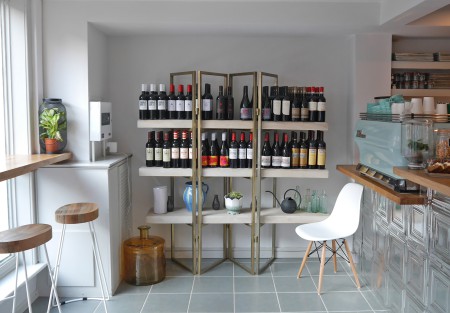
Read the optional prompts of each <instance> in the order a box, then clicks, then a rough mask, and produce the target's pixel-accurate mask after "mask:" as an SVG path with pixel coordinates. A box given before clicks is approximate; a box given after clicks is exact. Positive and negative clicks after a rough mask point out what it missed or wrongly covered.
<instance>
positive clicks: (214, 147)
mask: <svg viewBox="0 0 450 313" xmlns="http://www.w3.org/2000/svg"><path fill="white" fill-rule="evenodd" d="M219 159H220V148H219V144H218V142H217V137H216V133H212V134H211V147H210V149H209V156H208V165H209V167H218V166H219Z"/></svg>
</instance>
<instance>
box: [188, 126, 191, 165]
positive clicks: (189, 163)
mask: <svg viewBox="0 0 450 313" xmlns="http://www.w3.org/2000/svg"><path fill="white" fill-rule="evenodd" d="M189 138H190V139H189V150H188V151H189V152H188V167H192V131H191V134H190V137H189Z"/></svg>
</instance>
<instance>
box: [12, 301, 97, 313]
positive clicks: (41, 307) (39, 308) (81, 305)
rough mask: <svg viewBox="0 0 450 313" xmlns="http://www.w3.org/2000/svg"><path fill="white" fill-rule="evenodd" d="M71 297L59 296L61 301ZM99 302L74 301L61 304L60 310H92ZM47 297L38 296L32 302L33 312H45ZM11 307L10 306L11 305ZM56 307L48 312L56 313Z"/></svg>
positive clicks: (75, 311) (74, 312)
mask: <svg viewBox="0 0 450 313" xmlns="http://www.w3.org/2000/svg"><path fill="white" fill-rule="evenodd" d="M69 299H72V298H60V300H61V301H64V300H69ZM99 304H100V301H98V300H88V301H76V302H72V303H68V304H65V305H62V306H61V312H64V313H66V312H68V313H78V312H94V310H95V309H96V308H97V306H98V305H99ZM47 305H48V297H39V298H37V299H36V300H35V301H34V302H33V303H32V304H31V307H32V310H33V313H45V312H47ZM11 308H12V306H11ZM28 312H29V310H28V309H26V310H25V312H24V313H28ZM57 312H58V308H57V307H54V308H52V309H51V310H50V313H57Z"/></svg>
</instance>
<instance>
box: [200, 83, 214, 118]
mask: <svg viewBox="0 0 450 313" xmlns="http://www.w3.org/2000/svg"><path fill="white" fill-rule="evenodd" d="M212 102H213V96H212V95H211V85H210V84H205V93H204V94H203V96H202V119H203V120H212V116H213V115H212V112H213V108H212Z"/></svg>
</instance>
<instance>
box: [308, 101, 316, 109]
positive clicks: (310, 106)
mask: <svg viewBox="0 0 450 313" xmlns="http://www.w3.org/2000/svg"><path fill="white" fill-rule="evenodd" d="M308 107H309V110H310V111H317V102H315V101H310V102H309V104H308Z"/></svg>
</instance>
